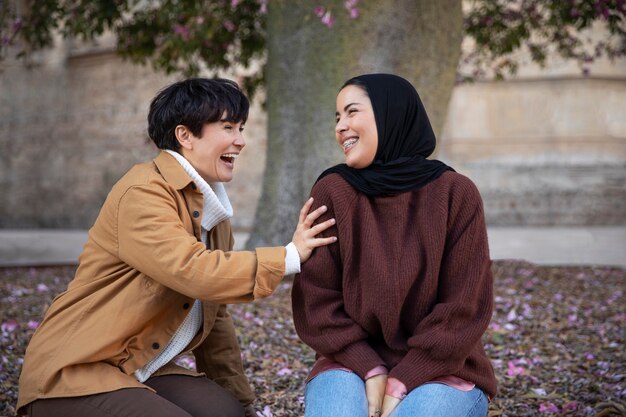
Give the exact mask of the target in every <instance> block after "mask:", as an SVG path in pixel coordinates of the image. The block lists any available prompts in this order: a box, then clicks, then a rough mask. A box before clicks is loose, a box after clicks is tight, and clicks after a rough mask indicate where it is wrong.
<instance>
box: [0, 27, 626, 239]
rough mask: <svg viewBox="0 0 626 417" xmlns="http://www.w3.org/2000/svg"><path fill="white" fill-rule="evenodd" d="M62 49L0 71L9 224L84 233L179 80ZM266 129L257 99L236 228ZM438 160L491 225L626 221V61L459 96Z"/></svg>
mask: <svg viewBox="0 0 626 417" xmlns="http://www.w3.org/2000/svg"><path fill="white" fill-rule="evenodd" d="M57 45H58V46H57V47H55V48H54V49H52V50H49V51H45V52H42V53H40V54H38V55H37V56H35V57H33V59H32V62H31V64H32V65H31V66H32V68H26V67H25V65H24V64H23V63H22V62H16V61H5V62H3V63H2V64H1V65H2V72H0V189H1V190H2V194H1V197H0V228H4V229H24V228H76V229H82V228H87V227H89V226H90V225H91V223H92V222H93V220H94V219H95V216H96V215H97V213H98V210H99V207H100V205H101V204H102V202H103V200H104V198H105V197H106V193H107V192H108V190H109V189H110V187H111V185H112V184H113V183H115V181H117V179H118V178H119V177H120V176H121V175H122V174H123V173H124V172H126V171H127V170H128V169H129V168H130V167H131V166H132V165H133V164H135V163H137V162H140V161H145V160H148V159H150V158H151V157H152V156H154V155H155V154H156V148H155V147H154V146H153V145H152V143H151V142H150V141H149V139H148V137H147V132H146V115H147V110H148V104H149V101H150V99H151V98H152V97H153V96H154V94H155V93H156V92H157V91H158V90H159V89H160V88H162V87H163V86H165V85H166V84H168V83H170V82H172V81H173V80H175V78H174V77H168V76H164V75H162V74H159V73H156V72H154V71H153V70H151V69H150V68H148V67H143V66H137V65H132V64H130V63H128V62H124V61H122V60H121V59H120V58H118V57H117V56H116V55H115V54H114V53H113V52H112V47H111V45H112V41H111V40H110V39H108V40H107V39H106V38H105V39H103V40H102V41H101V42H100V44H99V45H98V46H89V47H84V46H80V45H74V44H72V43H71V42H68V41H61V40H59V41H58V42H57ZM231 78H235V79H236V75H235V76H232V75H231ZM265 126H266V116H265V114H264V112H263V111H262V108H261V106H260V105H259V100H256V101H255V103H254V105H253V108H252V109H251V117H250V119H249V121H248V123H247V125H246V137H247V148H246V150H245V151H244V152H243V153H242V157H240V158H239V159H238V160H237V167H236V170H237V172H236V176H235V179H234V180H233V182H232V183H230V184H228V186H227V187H228V189H229V195H230V196H231V199H232V203H233V207H234V209H235V212H236V216H235V220H234V226H235V227H236V228H237V229H239V230H246V229H249V228H250V227H251V225H252V221H253V217H254V212H255V210H256V205H257V201H258V198H259V195H260V191H261V181H262V177H263V167H264V163H265V150H266V130H265ZM438 158H440V159H442V160H445V161H446V162H448V163H450V164H451V165H452V166H454V167H455V168H456V169H457V170H458V171H460V172H462V173H466V174H467V175H469V176H470V177H471V178H472V179H473V180H474V181H475V182H476V184H477V185H478V187H479V189H480V191H481V193H482V195H483V198H484V200H485V207H486V214H487V220H488V223H489V224H491V225H626V185H625V183H626V181H625V180H626V169H625V168H626V60H622V61H619V62H616V63H608V62H605V63H598V64H597V65H596V66H595V67H594V68H592V73H591V76H589V77H582V76H581V75H580V71H579V70H578V68H576V67H575V66H572V65H568V64H559V63H555V64H553V65H552V66H551V67H549V68H548V69H541V70H539V69H536V68H533V67H532V66H526V67H525V68H523V70H522V71H521V73H520V74H519V75H518V76H517V77H516V78H515V79H511V80H508V81H501V82H495V81H490V82H479V83H474V84H463V85H459V86H457V87H456V89H455V91H454V93H453V97H452V100H451V102H450V107H449V115H448V119H447V122H446V125H445V128H444V130H443V132H442V135H441V140H440V147H439V150H438Z"/></svg>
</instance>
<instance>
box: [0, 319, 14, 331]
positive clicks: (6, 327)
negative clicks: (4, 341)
mask: <svg viewBox="0 0 626 417" xmlns="http://www.w3.org/2000/svg"><path fill="white" fill-rule="evenodd" d="M17 327H18V324H17V322H16V321H15V320H9V321H5V322H4V323H2V325H0V330H2V332H4V333H11V332H12V331H14V330H15V329H17Z"/></svg>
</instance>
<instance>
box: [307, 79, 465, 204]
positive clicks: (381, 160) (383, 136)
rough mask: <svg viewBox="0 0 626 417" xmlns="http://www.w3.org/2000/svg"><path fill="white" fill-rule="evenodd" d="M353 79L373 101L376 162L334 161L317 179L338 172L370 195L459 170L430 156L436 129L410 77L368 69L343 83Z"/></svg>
mask: <svg viewBox="0 0 626 417" xmlns="http://www.w3.org/2000/svg"><path fill="white" fill-rule="evenodd" d="M348 85H356V86H359V87H361V88H363V89H364V90H365V91H366V92H367V94H368V96H369V98H370V100H371V102H372V107H373V109H374V117H375V119H376V128H377V130H378V148H377V150H376V155H375V156H374V162H372V163H371V164H370V165H369V166H368V167H366V168H363V169H355V168H351V167H349V166H347V165H346V164H339V165H335V166H334V167H331V168H328V169H327V170H326V171H324V172H323V173H322V174H321V175H320V176H319V178H318V179H317V181H319V180H320V179H322V178H323V177H325V176H326V175H328V174H331V173H333V172H336V173H338V174H340V175H341V176H342V177H343V178H344V179H345V180H346V181H348V182H349V183H350V184H351V185H352V186H353V187H354V188H356V189H357V190H359V191H360V192H362V193H364V194H366V195H368V196H380V195H395V194H400V193H403V192H406V191H412V190H416V189H418V188H421V187H423V186H424V185H426V184H428V183H429V182H431V181H433V180H436V179H437V178H439V177H440V176H441V174H443V173H444V172H445V171H448V170H450V171H454V170H453V169H452V168H451V167H449V166H447V165H446V164H444V163H443V162H440V161H436V160H428V159H426V158H427V157H428V156H429V155H430V154H431V153H433V151H434V150H435V142H436V140H435V133H434V132H433V129H432V127H431V126H430V122H429V120H428V116H427V115H426V110H425V109H424V105H423V104H422V101H421V100H420V98H419V95H418V94H417V91H415V88H414V87H413V86H412V85H411V83H409V82H408V81H407V80H405V79H404V78H401V77H398V76H396V75H391V74H367V75H360V76H358V77H354V78H351V79H350V80H348V81H346V83H345V84H344V85H343V87H346V86H348ZM343 87H342V88H343Z"/></svg>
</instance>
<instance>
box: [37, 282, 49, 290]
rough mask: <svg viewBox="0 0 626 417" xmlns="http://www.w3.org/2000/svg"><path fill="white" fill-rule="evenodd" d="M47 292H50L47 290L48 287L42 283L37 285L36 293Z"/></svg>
mask: <svg viewBox="0 0 626 417" xmlns="http://www.w3.org/2000/svg"><path fill="white" fill-rule="evenodd" d="M48 290H50V288H48V286H47V285H46V284H44V283H40V284H37V291H39V292H46V291H48Z"/></svg>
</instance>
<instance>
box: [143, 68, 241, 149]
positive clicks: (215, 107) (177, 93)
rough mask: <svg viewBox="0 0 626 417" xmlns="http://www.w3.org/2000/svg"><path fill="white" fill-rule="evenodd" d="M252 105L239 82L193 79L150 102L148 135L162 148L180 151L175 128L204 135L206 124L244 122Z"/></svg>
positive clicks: (172, 86)
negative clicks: (184, 127) (182, 127)
mask: <svg viewBox="0 0 626 417" xmlns="http://www.w3.org/2000/svg"><path fill="white" fill-rule="evenodd" d="M249 108H250V102H249V101H248V98H247V97H246V96H245V95H244V94H243V92H242V91H241V89H240V88H239V86H238V85H237V83H236V82H234V81H231V80H225V79H220V78H213V79H209V78H190V79H187V80H183V81H178V82H176V83H174V84H172V85H169V86H167V87H165V88H164V89H163V90H161V91H160V92H159V93H158V94H157V95H156V97H154V99H152V102H151V103H150V111H149V112H148V135H149V136H150V139H152V141H153V142H154V143H155V144H156V146H157V147H158V148H159V149H170V150H173V151H178V149H179V148H180V144H179V143H178V140H176V135H175V133H174V131H175V129H176V126H178V125H183V126H186V127H187V128H188V129H189V130H190V131H191V133H193V134H194V135H195V136H201V134H202V128H203V127H204V125H205V123H213V122H217V121H219V120H222V117H223V116H224V117H225V118H226V120H227V121H229V122H234V123H238V122H245V121H246V120H247V119H248V110H249Z"/></svg>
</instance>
